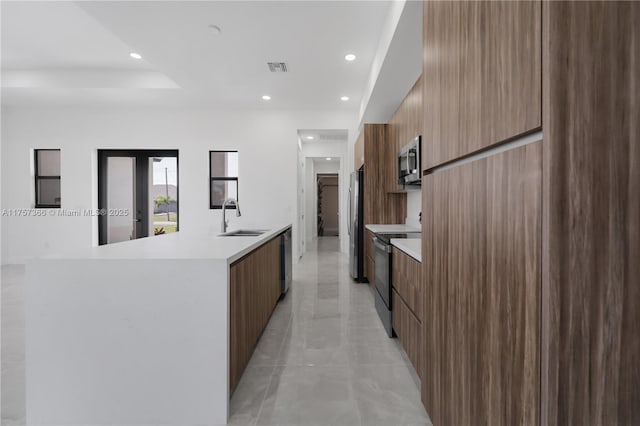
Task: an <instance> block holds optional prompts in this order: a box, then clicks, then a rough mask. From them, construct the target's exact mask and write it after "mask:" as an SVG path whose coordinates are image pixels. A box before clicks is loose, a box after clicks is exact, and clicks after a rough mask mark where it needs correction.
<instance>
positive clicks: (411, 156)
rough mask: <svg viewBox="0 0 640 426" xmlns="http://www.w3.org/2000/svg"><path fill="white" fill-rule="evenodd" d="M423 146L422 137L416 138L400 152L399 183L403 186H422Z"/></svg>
mask: <svg viewBox="0 0 640 426" xmlns="http://www.w3.org/2000/svg"><path fill="white" fill-rule="evenodd" d="M421 146H422V137H421V136H416V137H415V138H413V140H412V141H411V142H409V143H408V144H407V145H405V146H403V147H402V148H400V150H399V151H398V183H400V184H401V185H420V184H421V183H422V182H421V178H422V170H421V166H420V159H421V154H420V149H421Z"/></svg>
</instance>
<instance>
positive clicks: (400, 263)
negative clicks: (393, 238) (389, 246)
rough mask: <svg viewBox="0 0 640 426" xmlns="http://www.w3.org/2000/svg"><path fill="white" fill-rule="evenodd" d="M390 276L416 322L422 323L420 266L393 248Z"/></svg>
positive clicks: (411, 258)
mask: <svg viewBox="0 0 640 426" xmlns="http://www.w3.org/2000/svg"><path fill="white" fill-rule="evenodd" d="M391 274H392V280H391V282H392V283H393V287H394V288H395V290H396V291H397V292H398V294H399V295H400V297H401V298H402V300H403V301H404V303H405V304H406V305H407V307H408V308H409V310H411V312H412V313H413V314H414V315H415V316H416V318H417V320H418V321H422V304H423V303H424V300H423V299H424V298H423V294H422V293H423V290H422V288H423V286H424V283H423V281H422V279H421V276H422V264H421V263H420V262H418V261H417V260H415V259H414V258H413V257H411V256H409V255H408V254H406V253H404V252H403V251H402V250H399V249H397V248H395V247H394V248H393V256H392V267H391Z"/></svg>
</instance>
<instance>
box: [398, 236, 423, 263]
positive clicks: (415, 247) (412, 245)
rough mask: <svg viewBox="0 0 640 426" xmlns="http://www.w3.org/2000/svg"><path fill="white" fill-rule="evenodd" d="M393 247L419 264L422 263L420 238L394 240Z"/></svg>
mask: <svg viewBox="0 0 640 426" xmlns="http://www.w3.org/2000/svg"><path fill="white" fill-rule="evenodd" d="M391 245H392V246H394V247H397V248H398V249H400V250H402V251H403V252H405V253H407V254H408V255H409V256H411V257H413V258H414V259H415V260H417V261H418V262H422V240H421V239H419V238H392V239H391Z"/></svg>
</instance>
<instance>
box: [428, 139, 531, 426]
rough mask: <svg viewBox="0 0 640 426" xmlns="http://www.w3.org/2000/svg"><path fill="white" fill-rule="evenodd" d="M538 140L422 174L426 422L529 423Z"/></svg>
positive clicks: (466, 423) (448, 423)
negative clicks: (428, 420) (486, 156)
mask: <svg viewBox="0 0 640 426" xmlns="http://www.w3.org/2000/svg"><path fill="white" fill-rule="evenodd" d="M541 145H542V142H535V143H532V144H529V145H525V146H522V147H519V148H513V149H511V150H509V151H506V152H503V153H499V154H496V155H494V156H491V157H488V158H483V159H478V160H475V161H473V162H470V163H464V164H461V165H458V166H456V167H453V168H450V169H445V170H440V171H437V172H435V173H433V174H429V175H427V176H425V177H424V178H423V210H422V211H423V220H422V233H423V246H422V259H423V264H422V276H423V283H424V284H425V288H424V289H425V291H424V308H423V315H424V317H423V321H422V323H423V339H424V344H425V347H426V348H429V349H428V354H425V357H424V361H425V372H424V376H425V378H426V379H425V380H424V381H423V389H422V391H423V401H424V402H425V406H426V408H427V411H428V413H429V415H430V416H431V419H432V421H433V423H434V425H470V424H489V425H513V424H521V425H537V424H538V423H539V413H540V405H539V403H540V383H539V376H540V356H539V354H540V342H539V339H540V283H541V261H542V259H541V237H542V232H541V231H542V228H541V183H542V182H541V176H542V146H541Z"/></svg>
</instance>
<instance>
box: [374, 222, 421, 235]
mask: <svg viewBox="0 0 640 426" xmlns="http://www.w3.org/2000/svg"><path fill="white" fill-rule="evenodd" d="M364 227H365V228H366V229H368V230H369V231H371V232H373V233H374V234H376V233H387V234H395V233H402V232H421V229H420V228H418V227H416V226H410V225H403V224H395V225H376V224H370V225H365V226H364Z"/></svg>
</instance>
